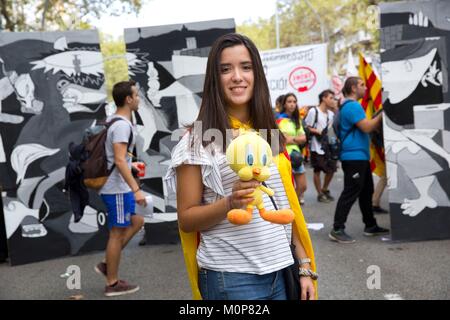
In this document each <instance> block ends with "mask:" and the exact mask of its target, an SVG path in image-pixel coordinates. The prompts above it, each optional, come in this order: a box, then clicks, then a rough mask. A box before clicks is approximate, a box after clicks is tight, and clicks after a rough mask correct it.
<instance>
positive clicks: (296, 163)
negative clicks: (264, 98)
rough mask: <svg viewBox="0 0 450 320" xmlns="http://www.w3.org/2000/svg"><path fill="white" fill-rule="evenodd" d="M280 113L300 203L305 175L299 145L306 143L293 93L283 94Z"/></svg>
mask: <svg viewBox="0 0 450 320" xmlns="http://www.w3.org/2000/svg"><path fill="white" fill-rule="evenodd" d="M281 115H282V118H281V119H280V120H279V121H278V127H279V128H280V130H281V132H283V134H284V136H285V138H286V149H287V151H288V153H289V155H290V157H291V161H292V172H293V174H294V179H295V191H296V192H297V196H298V198H299V199H300V203H301V204H303V203H304V200H303V195H304V194H305V191H306V175H305V166H304V164H303V161H302V160H303V156H302V150H301V148H300V145H304V144H305V143H306V135H305V131H304V129H303V126H302V121H301V118H300V112H299V110H298V105H297V98H296V97H295V94H293V93H288V94H286V95H285V96H284V98H283V101H282V103H281ZM300 162H301V163H300Z"/></svg>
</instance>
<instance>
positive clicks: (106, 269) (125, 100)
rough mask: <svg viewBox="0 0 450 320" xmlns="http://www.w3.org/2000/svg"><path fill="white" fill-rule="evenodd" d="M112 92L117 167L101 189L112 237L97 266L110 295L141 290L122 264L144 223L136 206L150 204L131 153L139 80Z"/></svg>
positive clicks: (110, 145)
mask: <svg viewBox="0 0 450 320" xmlns="http://www.w3.org/2000/svg"><path fill="white" fill-rule="evenodd" d="M112 95H113V99H114V102H115V104H116V106H117V111H116V113H115V114H113V115H112V116H110V117H108V119H107V121H108V122H109V121H111V120H113V119H114V118H120V120H121V121H116V122H114V123H113V124H112V125H111V126H110V127H109V129H108V133H107V138H106V141H105V149H106V156H107V161H108V168H109V169H111V168H112V166H113V164H114V165H115V167H114V169H113V170H112V172H111V174H110V176H109V177H108V180H107V181H106V183H105V185H104V186H103V187H102V188H101V189H100V191H99V193H100V195H101V197H102V200H103V202H104V203H105V205H106V208H107V212H108V216H107V222H108V228H109V239H108V244H107V246H106V258H105V260H104V261H102V262H100V263H99V264H97V265H96V266H95V271H96V272H97V273H100V274H102V275H104V276H105V277H106V287H105V292H104V293H105V296H107V297H112V296H119V295H123V294H128V293H133V292H136V291H138V290H139V286H137V285H133V284H130V283H128V282H127V281H125V280H121V279H120V278H119V264H120V258H121V252H122V250H123V249H124V248H125V246H126V245H127V244H128V242H129V241H130V240H131V239H132V238H133V236H134V235H135V234H136V233H137V232H138V231H139V230H140V229H141V228H142V226H143V225H144V218H143V217H142V216H139V215H136V214H135V205H136V203H138V204H139V205H143V206H145V205H146V200H145V195H144V193H143V192H142V191H141V189H140V187H139V184H138V183H137V182H136V180H135V179H134V177H133V175H132V170H131V168H132V162H131V157H130V153H131V152H132V150H133V148H134V145H135V139H136V138H135V127H134V125H133V124H132V123H131V119H132V118H131V115H132V112H133V111H136V110H137V109H138V107H139V95H138V90H137V87H136V83H135V82H134V81H124V82H119V83H116V84H115V85H114V87H113V90H112ZM130 137H131V139H130ZM130 142H131V143H130Z"/></svg>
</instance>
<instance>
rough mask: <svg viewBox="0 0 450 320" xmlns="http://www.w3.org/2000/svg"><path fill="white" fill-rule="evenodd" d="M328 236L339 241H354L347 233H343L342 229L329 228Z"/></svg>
mask: <svg viewBox="0 0 450 320" xmlns="http://www.w3.org/2000/svg"><path fill="white" fill-rule="evenodd" d="M328 237H329V238H330V239H331V240H333V241H336V242H339V243H354V242H355V241H356V240H355V239H353V238H352V237H350V236H349V235H348V234H347V233H345V231H344V229H339V230H334V229H333V230H331V232H330V233H329V234H328Z"/></svg>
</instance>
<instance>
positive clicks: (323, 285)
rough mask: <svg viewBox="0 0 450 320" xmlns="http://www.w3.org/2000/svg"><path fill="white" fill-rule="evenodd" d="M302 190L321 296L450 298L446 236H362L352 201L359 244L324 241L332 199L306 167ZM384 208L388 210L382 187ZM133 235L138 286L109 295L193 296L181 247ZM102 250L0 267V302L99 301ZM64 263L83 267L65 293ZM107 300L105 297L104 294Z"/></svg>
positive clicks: (127, 273) (335, 187) (127, 258)
mask: <svg viewBox="0 0 450 320" xmlns="http://www.w3.org/2000/svg"><path fill="white" fill-rule="evenodd" d="M307 174H308V183H309V184H308V188H309V189H308V191H307V193H306V197H305V199H306V204H305V205H304V207H303V210H304V214H305V216H306V219H307V221H308V223H323V224H324V225H325V227H324V228H323V229H321V230H318V231H314V230H310V233H311V236H312V239H313V245H314V248H315V254H316V259H317V264H318V272H319V275H320V281H319V295H320V298H321V299H370V300H372V299H450V267H449V266H450V240H445V241H424V242H408V243H392V242H389V241H382V240H381V237H375V238H367V237H364V236H363V224H362V220H361V214H360V212H359V208H358V207H357V206H354V207H353V209H352V212H351V214H350V216H349V219H348V223H347V229H346V230H347V231H348V233H349V234H351V235H352V236H353V237H354V238H355V239H356V240H357V242H356V243H354V244H349V245H341V244H337V243H334V242H331V241H330V240H329V239H328V232H329V229H330V227H331V225H332V220H333V214H334V209H335V202H333V203H330V204H322V203H318V202H317V201H316V195H315V191H314V186H313V183H312V170H311V169H309V168H308V171H307ZM342 185H343V181H342V172H341V171H339V172H338V174H337V175H336V177H335V179H334V180H333V182H332V185H331V192H332V194H333V195H334V196H336V198H337V197H338V195H339V193H340V190H341V189H342ZM382 206H383V207H386V208H387V207H388V204H387V192H385V194H384V195H383V199H382ZM377 219H378V223H379V224H380V225H381V226H383V227H389V224H390V221H389V216H388V215H377ZM141 237H142V235H139V236H137V237H136V238H135V239H134V240H133V241H132V242H131V243H130V244H129V246H128V247H127V249H126V250H125V251H124V254H123V258H122V264H121V277H122V278H124V279H127V280H128V281H129V282H132V283H138V284H139V285H140V287H141V290H140V291H139V292H137V293H136V294H133V295H129V296H124V297H120V298H114V299H190V298H191V293H190V288H189V283H188V279H187V275H186V271H185V267H184V259H183V256H182V251H181V246H180V245H152V246H144V247H140V246H138V242H139V240H140V238H141ZM102 256H103V254H102V253H93V254H88V255H84V256H77V257H69V258H61V259H55V260H51V261H45V262H40V263H33V264H29V265H24V266H17V267H10V266H9V265H7V264H1V265H0V283H1V286H0V299H67V298H68V297H69V296H71V295H75V294H82V295H83V296H84V298H85V299H105V297H104V296H103V286H104V281H103V279H102V277H101V276H99V275H97V274H96V273H95V272H94V270H93V266H94V265H95V264H96V263H97V262H98V261H99V260H100V259H101V258H102ZM70 265H78V266H79V267H80V268H81V286H82V287H81V290H69V289H67V287H66V279H63V278H61V277H60V275H61V274H64V273H65V272H66V268H67V267H68V266H70ZM373 265H374V266H378V267H379V268H380V269H379V270H380V272H381V288H380V289H372V290H370V289H368V288H367V279H368V278H369V277H370V275H371V274H372V273H371V274H368V273H367V269H368V267H369V266H373ZM109 299H111V298H109Z"/></svg>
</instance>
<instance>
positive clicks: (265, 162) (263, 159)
mask: <svg viewBox="0 0 450 320" xmlns="http://www.w3.org/2000/svg"><path fill="white" fill-rule="evenodd" d="M261 162H262V165H263V166H265V165H266V164H267V155H266V154H263V155H262V159H261Z"/></svg>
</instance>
